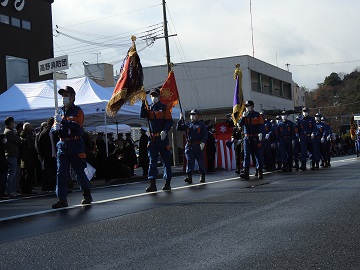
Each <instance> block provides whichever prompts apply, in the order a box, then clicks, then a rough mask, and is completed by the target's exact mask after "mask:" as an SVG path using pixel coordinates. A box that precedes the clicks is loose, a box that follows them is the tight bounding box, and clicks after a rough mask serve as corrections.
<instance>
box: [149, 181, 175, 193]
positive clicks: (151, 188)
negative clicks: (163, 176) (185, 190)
mask: <svg viewBox="0 0 360 270" xmlns="http://www.w3.org/2000/svg"><path fill="white" fill-rule="evenodd" d="M162 190H165V191H170V190H171V186H170V180H166V182H165V184H164V186H163V187H162ZM154 191H157V187H156V180H151V181H150V186H149V187H148V188H147V189H146V192H154Z"/></svg>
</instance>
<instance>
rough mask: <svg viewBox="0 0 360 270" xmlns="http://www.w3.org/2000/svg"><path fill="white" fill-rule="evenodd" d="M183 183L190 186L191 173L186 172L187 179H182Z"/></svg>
mask: <svg viewBox="0 0 360 270" xmlns="http://www.w3.org/2000/svg"><path fill="white" fill-rule="evenodd" d="M184 181H185V182H186V183H188V184H192V182H193V181H192V174H191V172H188V173H187V177H186V178H185V179H184Z"/></svg>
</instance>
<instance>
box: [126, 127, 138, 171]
mask: <svg viewBox="0 0 360 270" xmlns="http://www.w3.org/2000/svg"><path fill="white" fill-rule="evenodd" d="M125 136H126V139H125V142H126V144H125V154H126V156H127V158H128V165H129V167H130V170H131V175H132V176H135V173H134V169H135V165H137V164H138V162H137V159H136V152H135V144H134V141H133V139H132V138H131V133H126V134H125Z"/></svg>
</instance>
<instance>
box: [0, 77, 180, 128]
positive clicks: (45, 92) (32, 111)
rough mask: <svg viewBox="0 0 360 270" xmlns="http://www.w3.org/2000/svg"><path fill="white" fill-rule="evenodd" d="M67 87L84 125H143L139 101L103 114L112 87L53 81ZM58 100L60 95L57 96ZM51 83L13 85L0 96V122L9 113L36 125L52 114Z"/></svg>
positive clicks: (176, 113)
mask: <svg viewBox="0 0 360 270" xmlns="http://www.w3.org/2000/svg"><path fill="white" fill-rule="evenodd" d="M67 85H69V86H71V87H73V88H74V90H75V92H76V101H75V104H76V105H79V106H80V107H81V108H82V110H83V111H84V114H85V123H84V126H85V127H86V126H102V125H104V124H105V123H106V124H124V123H126V124H136V125H143V124H145V123H146V120H145V119H142V118H139V113H140V108H141V102H137V103H135V104H134V105H133V106H129V105H124V106H122V108H121V110H120V111H119V112H118V113H117V115H116V116H115V117H111V118H109V117H107V116H105V108H106V105H107V103H108V101H109V100H110V98H111V95H112V90H111V89H109V88H103V87H102V86H100V85H98V84H96V83H95V82H94V81H92V80H91V79H89V78H88V77H81V78H76V79H67V80H57V88H58V89H60V88H64V87H65V86H67ZM58 99H59V103H61V96H60V95H58ZM54 107H55V105H54V83H53V80H47V81H42V82H35V83H26V84H15V85H13V86H12V87H11V88H9V89H8V90H7V91H6V92H4V93H3V94H1V95H0V123H1V122H2V119H5V118H6V117H8V116H12V117H14V119H15V122H17V123H19V122H20V123H21V122H25V121H28V122H30V123H32V124H33V125H39V124H40V123H41V122H43V121H46V120H47V119H48V118H49V117H51V116H53V115H54ZM179 113H180V110H179V109H177V108H174V109H173V118H174V119H178V118H179Z"/></svg>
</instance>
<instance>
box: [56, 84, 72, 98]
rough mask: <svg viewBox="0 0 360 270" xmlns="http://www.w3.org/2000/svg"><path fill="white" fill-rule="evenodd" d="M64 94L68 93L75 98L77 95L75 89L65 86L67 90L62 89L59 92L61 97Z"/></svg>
mask: <svg viewBox="0 0 360 270" xmlns="http://www.w3.org/2000/svg"><path fill="white" fill-rule="evenodd" d="M64 92H68V93H70V94H73V95H74V96H75V95H76V93H75V90H74V88H72V87H71V86H65V88H62V89H60V90H59V91H58V93H59V94H60V95H62V94H63V93H64Z"/></svg>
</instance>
